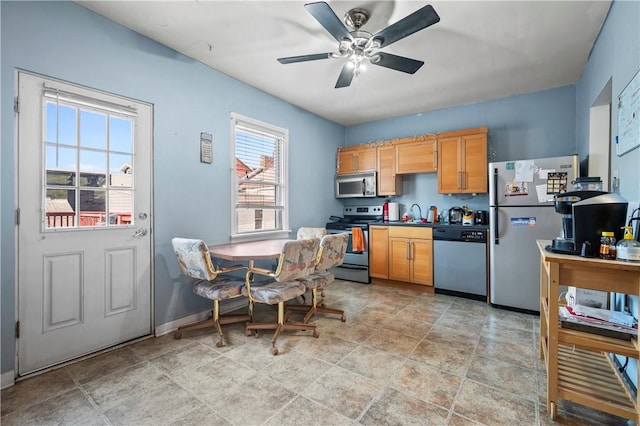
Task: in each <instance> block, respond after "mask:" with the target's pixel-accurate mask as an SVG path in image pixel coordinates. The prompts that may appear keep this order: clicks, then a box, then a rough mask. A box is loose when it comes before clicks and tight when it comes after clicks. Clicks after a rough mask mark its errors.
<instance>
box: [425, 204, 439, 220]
mask: <svg viewBox="0 0 640 426" xmlns="http://www.w3.org/2000/svg"><path fill="white" fill-rule="evenodd" d="M437 221H438V209H437V207H436V206H431V207H429V213H428V214H427V222H429V223H436V222H437Z"/></svg>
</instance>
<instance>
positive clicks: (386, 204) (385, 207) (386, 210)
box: [382, 200, 389, 222]
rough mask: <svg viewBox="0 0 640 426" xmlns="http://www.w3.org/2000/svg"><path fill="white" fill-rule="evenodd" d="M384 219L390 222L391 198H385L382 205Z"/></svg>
mask: <svg viewBox="0 0 640 426" xmlns="http://www.w3.org/2000/svg"><path fill="white" fill-rule="evenodd" d="M382 221H383V222H389V200H384V204H383V205H382Z"/></svg>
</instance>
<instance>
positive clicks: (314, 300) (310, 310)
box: [287, 288, 347, 323]
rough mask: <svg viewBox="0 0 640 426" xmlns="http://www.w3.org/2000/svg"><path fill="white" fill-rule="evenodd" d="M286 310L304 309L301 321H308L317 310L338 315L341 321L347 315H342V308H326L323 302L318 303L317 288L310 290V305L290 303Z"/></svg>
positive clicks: (343, 320)
mask: <svg viewBox="0 0 640 426" xmlns="http://www.w3.org/2000/svg"><path fill="white" fill-rule="evenodd" d="M321 292H322V293H324V288H323V289H321ZM287 310H291V311H304V312H306V314H305V316H304V319H303V320H302V322H304V323H307V322H309V320H310V319H311V317H312V316H314V315H315V314H316V313H318V312H322V313H325V314H336V315H340V320H341V321H342V322H345V321H347V317H346V316H345V315H344V311H343V310H342V309H333V308H327V307H326V306H325V305H324V302H322V303H320V304H318V290H317V289H315V288H314V289H313V290H312V291H311V305H292V306H287Z"/></svg>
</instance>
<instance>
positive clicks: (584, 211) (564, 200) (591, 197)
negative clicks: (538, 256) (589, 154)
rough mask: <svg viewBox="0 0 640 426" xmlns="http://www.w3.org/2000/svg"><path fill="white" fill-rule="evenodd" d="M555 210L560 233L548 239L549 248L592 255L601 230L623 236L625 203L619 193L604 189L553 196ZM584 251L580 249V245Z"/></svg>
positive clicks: (595, 250)
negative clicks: (558, 217)
mask: <svg viewBox="0 0 640 426" xmlns="http://www.w3.org/2000/svg"><path fill="white" fill-rule="evenodd" d="M554 200H555V202H554V204H555V209H556V212H558V213H560V215H561V216H562V230H561V232H560V236H559V237H558V238H556V239H555V240H553V241H552V242H551V247H550V249H551V251H552V252H554V253H564V254H581V253H582V254H583V255H584V256H595V255H597V253H598V249H599V247H600V237H601V235H602V232H603V231H611V232H613V233H614V235H615V237H616V240H619V239H620V238H622V233H623V232H622V229H621V228H622V227H623V226H624V222H625V219H626V215H627V206H628V203H627V202H626V200H625V199H624V198H622V197H621V196H620V195H618V194H613V193H608V192H605V191H590V190H588V191H572V192H565V193H562V194H558V195H556V196H555V197H554ZM583 245H585V251H584V252H582V246H583Z"/></svg>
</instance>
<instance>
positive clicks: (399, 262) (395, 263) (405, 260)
mask: <svg viewBox="0 0 640 426" xmlns="http://www.w3.org/2000/svg"><path fill="white" fill-rule="evenodd" d="M410 262H411V261H410V259H409V238H396V237H390V238H389V279H390V280H398V281H409V278H410V266H411V265H410Z"/></svg>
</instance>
